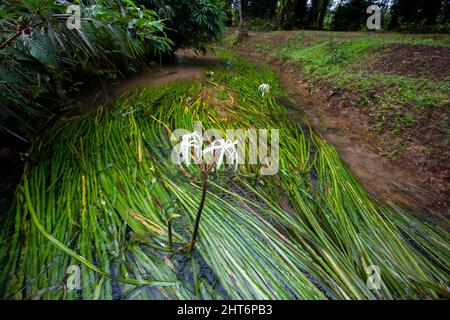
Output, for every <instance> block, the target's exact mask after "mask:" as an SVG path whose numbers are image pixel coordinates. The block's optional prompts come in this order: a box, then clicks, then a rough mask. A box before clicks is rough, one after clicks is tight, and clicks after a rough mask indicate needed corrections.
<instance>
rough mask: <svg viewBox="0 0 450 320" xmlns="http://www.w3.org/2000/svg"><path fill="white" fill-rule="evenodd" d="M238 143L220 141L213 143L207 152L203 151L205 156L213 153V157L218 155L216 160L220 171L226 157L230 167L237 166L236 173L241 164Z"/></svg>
mask: <svg viewBox="0 0 450 320" xmlns="http://www.w3.org/2000/svg"><path fill="white" fill-rule="evenodd" d="M237 144H238V142H237V141H234V142H233V141H231V140H224V139H219V140H215V141H214V142H213V143H211V144H210V145H209V146H208V147H207V148H206V149H205V150H203V154H205V155H206V154H208V153H212V155H213V156H216V155H217V158H216V168H217V169H219V168H220V166H221V165H222V162H223V159H224V157H225V156H226V158H227V160H228V162H229V164H228V165H229V166H232V165H233V163H234V164H235V167H234V171H236V170H237V166H238V164H239V159H238V153H237V150H236V145H237Z"/></svg>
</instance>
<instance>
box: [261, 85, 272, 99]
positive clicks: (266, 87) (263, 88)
mask: <svg viewBox="0 0 450 320" xmlns="http://www.w3.org/2000/svg"><path fill="white" fill-rule="evenodd" d="M258 90H259V91H261V92H262V96H263V97H264V96H265V94H266V93H269V91H270V86H269V85H268V84H267V83H263V84H261V85H260V86H259V88H258Z"/></svg>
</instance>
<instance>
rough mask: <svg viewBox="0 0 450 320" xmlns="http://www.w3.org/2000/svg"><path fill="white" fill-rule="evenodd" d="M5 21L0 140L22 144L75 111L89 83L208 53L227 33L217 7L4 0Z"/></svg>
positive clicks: (202, 2)
mask: <svg viewBox="0 0 450 320" xmlns="http://www.w3.org/2000/svg"><path fill="white" fill-rule="evenodd" d="M74 4H75V5H78V6H79V8H80V18H81V20H80V26H79V28H78V27H76V28H71V26H72V25H71V24H70V23H72V22H73V17H74V14H75V13H76V12H74V11H72V12H70V13H68V12H67V10H68V7H69V6H70V5H74ZM0 16H1V18H0V105H1V107H2V112H1V115H0V135H5V134H8V135H13V136H16V137H18V138H20V139H22V140H25V138H26V137H30V136H31V135H32V133H33V131H34V130H35V129H36V128H39V127H40V126H41V124H42V123H45V122H47V121H48V120H49V119H50V118H53V117H55V116H56V115H59V114H60V113H61V112H64V111H65V109H66V108H67V107H69V106H70V107H73V106H74V105H75V101H73V100H71V99H72V97H73V96H74V95H75V94H76V93H77V91H78V90H79V88H80V86H81V85H82V84H83V83H86V82H89V83H100V84H104V83H106V82H109V81H114V80H115V79H117V78H119V77H123V76H125V75H127V74H130V73H133V72H137V71H139V70H140V69H142V66H143V65H145V64H147V63H149V62H151V61H160V57H161V55H171V54H172V52H173V51H174V50H176V49H180V48H193V49H195V50H198V51H201V52H202V53H205V52H206V51H207V50H209V49H211V48H212V46H211V44H212V42H214V41H216V40H218V39H219V38H220V36H221V31H222V20H221V18H222V11H221V7H220V6H219V4H218V2H217V1H214V0H212V1H208V0H196V1H173V0H165V1H134V2H133V1H132V0H96V1H88V2H86V1H71V2H69V1H59V2H55V1H53V0H45V1H42V0H4V1H2V2H1V4H0ZM68 22H70V23H68ZM42 120H43V121H42ZM41 122H42V123H41Z"/></svg>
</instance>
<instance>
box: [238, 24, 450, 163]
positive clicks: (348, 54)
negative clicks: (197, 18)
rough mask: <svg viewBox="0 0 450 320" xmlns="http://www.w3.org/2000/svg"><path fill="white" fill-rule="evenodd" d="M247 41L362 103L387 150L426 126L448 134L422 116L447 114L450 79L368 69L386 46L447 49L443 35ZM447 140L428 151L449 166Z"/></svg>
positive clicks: (318, 34)
mask: <svg viewBox="0 0 450 320" xmlns="http://www.w3.org/2000/svg"><path fill="white" fill-rule="evenodd" d="M249 41H250V43H246V44H244V46H246V47H247V48H249V47H251V48H254V49H255V50H257V51H258V52H259V53H261V54H265V55H269V56H272V57H274V58H276V59H278V60H280V61H283V62H285V63H291V64H292V63H293V64H297V65H298V67H299V71H300V72H301V73H302V74H303V75H304V76H305V78H306V79H307V80H308V81H310V82H312V83H317V82H320V83H321V84H323V85H325V86H327V87H328V88H330V89H331V90H342V89H344V90H345V91H346V92H347V93H348V94H349V96H348V97H349V99H354V95H356V96H357V97H358V98H359V100H360V101H359V105H358V107H359V108H360V109H361V110H362V112H363V113H364V114H366V115H367V116H368V118H369V122H370V124H371V128H372V129H373V130H374V131H375V132H376V134H379V135H385V134H387V137H386V138H385V139H384V140H385V142H386V146H385V147H386V149H387V150H390V151H393V150H395V149H397V148H400V147H402V146H404V145H407V144H408V143H409V137H410V136H413V135H414V134H415V132H417V128H423V127H424V126H429V128H428V129H429V131H431V132H434V134H438V135H439V136H442V135H446V134H448V126H447V125H446V124H444V123H443V122H442V121H433V122H432V123H431V126H430V120H429V118H428V116H424V114H426V115H429V114H430V113H434V114H439V113H442V114H445V115H447V116H448V115H449V112H450V109H449V101H450V100H449V98H450V96H449V92H450V79H448V78H447V79H444V80H430V79H427V78H420V77H419V78H411V77H407V76H401V75H388V74H382V73H378V72H377V71H376V70H371V69H370V68H369V69H367V67H368V66H370V64H371V62H373V61H378V60H377V59H379V56H380V54H382V53H384V52H386V48H385V47H384V45H387V44H408V45H423V46H435V47H449V46H450V38H449V37H448V36H446V35H408V34H396V33H391V34H388V33H380V34H376V33H365V32H333V33H331V32H322V31H291V32H281V31H274V32H266V33H259V34H255V35H254V36H253V37H252V38H250V40H249ZM345 98H346V96H344V97H343V99H345ZM357 103H358V101H357ZM399 107H400V108H403V109H405V108H406V110H407V114H408V118H406V119H405V117H404V114H405V112H404V110H403V111H402V112H399V109H398V108H399ZM443 133H445V134H443ZM396 138H398V139H396ZM419 140H424V139H422V138H419ZM445 140H446V139H436V141H434V142H433V143H436V144H437V145H436V146H430V147H431V148H433V150H434V154H442V157H441V159H440V161H444V162H448V160H449V159H448V157H447V156H445V152H442V150H445V145H444V143H445Z"/></svg>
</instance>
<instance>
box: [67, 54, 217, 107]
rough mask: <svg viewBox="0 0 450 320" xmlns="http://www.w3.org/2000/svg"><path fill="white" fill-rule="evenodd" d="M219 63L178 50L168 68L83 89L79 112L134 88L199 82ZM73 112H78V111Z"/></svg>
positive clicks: (106, 101) (165, 66)
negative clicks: (184, 81)
mask: <svg viewBox="0 0 450 320" xmlns="http://www.w3.org/2000/svg"><path fill="white" fill-rule="evenodd" d="M221 63H222V61H220V60H219V59H218V58H217V57H215V56H213V55H206V56H198V55H196V54H195V53H194V52H193V51H190V50H183V51H179V52H177V54H176V56H175V59H174V61H173V62H172V63H170V64H168V65H164V66H158V67H154V68H146V69H144V70H143V71H142V72H140V73H138V74H136V75H133V76H130V77H127V78H126V79H123V80H120V81H118V82H116V83H113V84H109V85H107V86H105V87H104V88H93V89H92V88H91V89H89V88H85V89H84V90H83V91H82V92H83V93H82V94H80V95H79V97H77V98H78V100H79V101H80V102H81V108H80V111H81V112H82V113H83V112H87V111H89V110H92V109H93V108H94V107H95V106H98V105H100V104H105V103H109V102H111V101H114V99H116V98H117V97H119V96H120V95H122V94H123V93H125V92H127V91H129V90H131V89H133V88H134V87H136V86H148V85H152V86H157V85H162V84H165V83H169V82H174V81H178V80H186V79H199V78H201V77H202V76H203V75H204V73H205V70H208V68H212V67H215V66H218V65H220V64H221ZM75 113H78V110H77V112H75ZM71 115H73V113H72V114H71Z"/></svg>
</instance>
